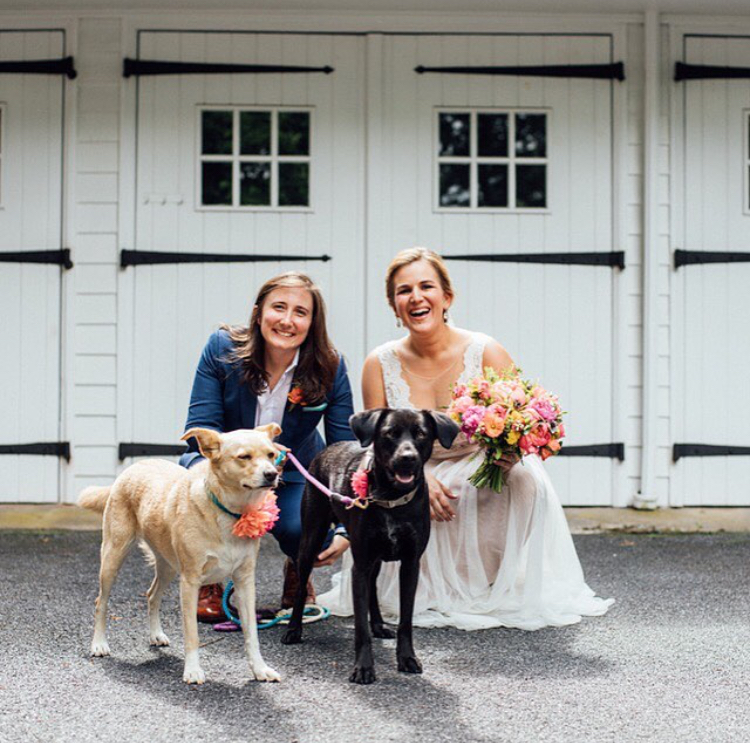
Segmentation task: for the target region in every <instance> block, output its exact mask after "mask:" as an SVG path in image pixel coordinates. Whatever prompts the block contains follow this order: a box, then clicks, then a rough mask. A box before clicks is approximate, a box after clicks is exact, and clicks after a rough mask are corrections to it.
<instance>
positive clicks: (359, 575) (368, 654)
mask: <svg viewBox="0 0 750 743" xmlns="http://www.w3.org/2000/svg"><path fill="white" fill-rule="evenodd" d="M369 580H370V576H369V574H368V573H366V572H365V571H363V570H360V569H359V568H358V567H357V565H356V563H355V565H354V568H353V569H352V595H353V598H354V670H353V671H352V674H351V676H349V681H352V682H353V683H355V684H371V683H372V682H373V681H375V664H374V663H373V660H372V637H371V636H370V629H369V627H368V621H367V619H368V611H367V610H368V606H369V593H370V591H369Z"/></svg>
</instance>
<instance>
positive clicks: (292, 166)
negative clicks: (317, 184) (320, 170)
mask: <svg viewBox="0 0 750 743" xmlns="http://www.w3.org/2000/svg"><path fill="white" fill-rule="evenodd" d="M309 182H310V168H309V165H308V164H307V163H279V206H308V205H309V204H310V196H309V185H308V184H309Z"/></svg>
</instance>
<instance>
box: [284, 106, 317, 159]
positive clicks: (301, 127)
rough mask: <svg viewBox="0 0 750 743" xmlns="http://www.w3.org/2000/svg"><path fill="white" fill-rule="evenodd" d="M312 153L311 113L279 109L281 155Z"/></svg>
mask: <svg viewBox="0 0 750 743" xmlns="http://www.w3.org/2000/svg"><path fill="white" fill-rule="evenodd" d="M309 154H310V114H309V113H307V112H306V111H279V155H309Z"/></svg>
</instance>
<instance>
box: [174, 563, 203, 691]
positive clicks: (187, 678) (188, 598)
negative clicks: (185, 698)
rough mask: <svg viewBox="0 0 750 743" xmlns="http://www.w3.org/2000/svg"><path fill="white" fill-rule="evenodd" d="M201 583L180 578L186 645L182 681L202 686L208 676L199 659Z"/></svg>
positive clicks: (183, 633) (183, 577)
mask: <svg viewBox="0 0 750 743" xmlns="http://www.w3.org/2000/svg"><path fill="white" fill-rule="evenodd" d="M199 590H200V582H199V581H192V580H188V579H187V578H186V577H185V576H181V577H180V606H181V608H182V637H183V642H184V643H185V671H184V673H183V674H182V680H183V681H184V682H185V683H187V684H202V683H203V682H204V681H205V680H206V674H205V673H204V672H203V669H202V668H201V664H200V659H199V658H198V591H199Z"/></svg>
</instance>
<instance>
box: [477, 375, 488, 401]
mask: <svg viewBox="0 0 750 743" xmlns="http://www.w3.org/2000/svg"><path fill="white" fill-rule="evenodd" d="M477 394H478V395H479V397H480V398H481V399H482V400H489V399H490V397H491V394H490V383H489V382H488V381H487V380H486V379H480V380H479V382H477Z"/></svg>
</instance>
